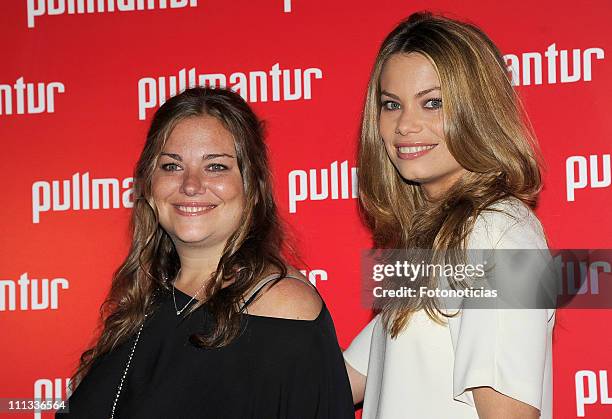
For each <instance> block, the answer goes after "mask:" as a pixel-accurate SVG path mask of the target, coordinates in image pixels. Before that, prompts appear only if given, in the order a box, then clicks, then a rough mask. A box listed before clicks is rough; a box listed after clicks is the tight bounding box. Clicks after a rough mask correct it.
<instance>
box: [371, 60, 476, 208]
mask: <svg viewBox="0 0 612 419" xmlns="http://www.w3.org/2000/svg"><path fill="white" fill-rule="evenodd" d="M380 87H381V96H380V101H381V103H382V108H381V111H380V118H379V130H380V134H381V135H382V139H383V141H384V143H385V148H386V150H387V154H388V155H389V158H390V159H391V162H392V163H393V165H394V166H395V167H396V168H397V170H398V172H399V173H400V174H401V176H402V177H403V178H404V179H406V180H411V181H414V182H417V183H419V184H421V186H422V187H423V189H424V191H425V193H426V194H427V196H429V197H436V196H439V194H440V193H442V192H444V191H445V190H447V189H448V188H449V187H450V186H451V185H452V184H453V183H454V182H455V181H456V180H457V179H458V178H459V177H460V176H461V175H462V174H463V173H464V171H465V169H463V168H462V167H461V166H460V165H459V163H457V161H456V160H455V158H454V157H453V156H452V155H451V154H450V152H449V151H448V148H446V143H445V142H444V123H443V114H442V112H443V108H442V97H441V90H440V80H439V78H438V74H437V72H436V69H435V68H434V66H433V65H432V64H431V62H430V61H429V60H428V59H427V58H426V57H425V56H423V55H421V54H416V53H411V54H394V55H392V56H391V57H390V58H389V59H388V60H387V62H386V63H385V64H384V66H383V69H382V74H381V77H380Z"/></svg>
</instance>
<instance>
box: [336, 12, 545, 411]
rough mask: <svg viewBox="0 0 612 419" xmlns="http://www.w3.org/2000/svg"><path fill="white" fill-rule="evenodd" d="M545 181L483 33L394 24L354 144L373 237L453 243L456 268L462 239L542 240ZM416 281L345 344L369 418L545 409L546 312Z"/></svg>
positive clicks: (448, 246)
mask: <svg viewBox="0 0 612 419" xmlns="http://www.w3.org/2000/svg"><path fill="white" fill-rule="evenodd" d="M541 187H542V185H541V176H540V167H539V160H538V152H537V147H536V142H535V139H534V137H533V134H532V133H531V131H530V129H529V124H528V122H527V120H526V119H525V115H524V113H523V110H522V107H521V104H520V101H519V99H518V96H517V95H516V93H515V92H514V90H513V88H512V85H511V82H510V80H509V78H508V74H507V73H506V68H505V63H504V61H503V59H502V57H501V54H500V53H499V51H498V49H497V47H496V46H495V45H494V44H493V42H492V41H491V40H490V39H489V38H488V37H487V35H486V34H484V33H483V32H482V30H480V29H479V28H477V27H476V26H474V25H472V24H469V23H464V22H459V21H456V20H453V19H449V18H445V17H443V16H435V15H432V14H430V13H427V12H424V13H415V14H413V15H411V16H410V17H409V18H408V19H406V20H405V21H403V22H402V23H400V24H399V25H398V26H397V27H396V28H395V29H393V30H392V31H391V33H389V35H388V36H387V38H386V39H385V40H384V41H383V43H382V45H381V48H380V50H379V53H378V56H377V58H376V62H375V64H374V69H373V71H372V74H371V78H370V83H369V85H368V91H367V96H366V101H365V110H364V113H363V124H362V132H361V139H360V143H359V199H360V203H361V205H362V210H363V214H364V219H365V220H366V221H367V222H368V224H369V226H370V228H371V229H372V233H373V236H374V241H375V243H376V245H377V247H379V248H381V249H389V248H390V249H408V250H414V249H430V250H431V252H432V254H435V255H439V254H445V255H449V254H452V255H458V256H457V258H456V259H454V260H444V262H451V265H455V266H456V265H457V262H459V263H461V262H462V261H465V260H466V259H467V250H468V249H504V248H505V249H546V246H547V245H546V237H545V235H544V232H543V230H542V227H541V225H540V223H539V221H538V219H537V217H536V216H535V214H534V213H533V211H532V209H533V207H534V206H535V203H536V200H537V196H538V193H539V191H540V189H541ZM448 250H452V251H448ZM445 252H446V253H445ZM543 253H545V252H543ZM408 254H410V252H408ZM413 254H414V253H413ZM457 259H459V260H457ZM408 262H410V263H415V262H416V263H419V262H420V261H419V260H416V261H414V260H412V261H408ZM516 275H517V279H519V278H518V275H520V272H519V271H518V269H517V272H516ZM513 279H514V278H513ZM523 279H524V280H527V281H529V280H530V279H532V278H529V277H528V278H523ZM413 287H414V289H418V290H422V289H425V290H428V292H424V293H421V292H419V293H418V294H416V295H412V296H408V297H407V298H391V299H388V300H386V301H385V304H384V305H383V309H382V313H380V314H379V315H377V316H376V317H375V318H374V319H373V320H372V322H371V323H370V324H369V325H368V326H366V327H365V328H364V330H363V331H362V332H361V333H360V334H359V335H358V336H357V337H356V338H355V339H354V341H353V343H352V344H351V346H350V347H349V348H348V349H347V351H346V352H345V359H346V361H347V369H348V371H349V375H350V377H351V386H352V390H353V397H354V401H355V402H359V401H361V400H363V403H364V404H363V406H364V408H363V418H364V419H371V418H381V419H395V418H397V419H403V418H406V417H408V415H410V417H415V418H423V419H427V418H432V419H434V418H435V419H438V418H453V419H460V418H463V419H476V418H480V419H497V418H501V417H503V418H517V419H518V418H520V419H526V418H537V417H542V418H551V417H552V372H551V371H552V348H551V346H552V330H553V325H554V322H555V318H554V310H545V309H541V310H485V309H462V310H459V311H458V312H453V311H450V310H447V309H445V307H444V302H443V301H440V299H439V298H437V295H438V293H437V292H436V291H438V290H439V289H444V288H446V289H448V288H449V287H450V288H460V287H461V285H460V284H457V282H456V281H455V282H453V281H452V280H451V279H448V278H447V277H445V276H444V275H438V276H436V275H421V276H419V277H418V278H415V279H414V282H413ZM429 291H432V292H429ZM366 377H367V380H366Z"/></svg>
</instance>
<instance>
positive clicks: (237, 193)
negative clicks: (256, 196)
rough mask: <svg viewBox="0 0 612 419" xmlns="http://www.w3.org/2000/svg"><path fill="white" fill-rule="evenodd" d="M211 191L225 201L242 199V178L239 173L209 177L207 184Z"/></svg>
mask: <svg viewBox="0 0 612 419" xmlns="http://www.w3.org/2000/svg"><path fill="white" fill-rule="evenodd" d="M208 187H209V188H210V189H211V191H213V192H214V193H215V195H217V196H218V197H219V198H221V199H223V200H224V201H226V202H229V201H234V200H238V199H240V200H242V197H243V195H244V192H243V186H242V178H241V177H240V175H238V176H236V175H233V174H232V176H227V177H223V178H216V179H211V181H210V183H209V186H208Z"/></svg>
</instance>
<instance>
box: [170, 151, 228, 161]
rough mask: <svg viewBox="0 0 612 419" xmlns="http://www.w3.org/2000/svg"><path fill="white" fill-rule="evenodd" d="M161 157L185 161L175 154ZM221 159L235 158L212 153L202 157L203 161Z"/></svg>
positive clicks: (225, 154) (224, 154)
mask: <svg viewBox="0 0 612 419" xmlns="http://www.w3.org/2000/svg"><path fill="white" fill-rule="evenodd" d="M160 156H168V157H170V158H172V159H174V160H178V161H183V159H182V158H181V156H179V155H178V154H174V153H161V154H160ZM219 157H229V158H230V159H234V158H235V157H234V156H232V155H231V154H227V153H211V154H204V155H203V156H202V160H212V159H217V158H219Z"/></svg>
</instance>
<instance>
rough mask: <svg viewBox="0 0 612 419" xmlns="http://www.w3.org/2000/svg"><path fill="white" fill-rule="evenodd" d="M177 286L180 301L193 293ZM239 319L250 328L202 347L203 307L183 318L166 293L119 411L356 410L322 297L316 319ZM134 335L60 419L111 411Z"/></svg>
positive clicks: (300, 413) (308, 414)
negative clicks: (192, 339)
mask: <svg viewBox="0 0 612 419" xmlns="http://www.w3.org/2000/svg"><path fill="white" fill-rule="evenodd" d="M175 293H176V303H177V305H178V307H179V308H182V307H183V306H184V305H185V304H187V302H188V301H189V299H190V297H189V296H188V295H186V294H184V293H182V292H180V291H179V290H178V289H177V290H176V291H175ZM194 303H195V302H192V303H191V304H194ZM187 311H188V310H185V312H187ZM241 321H242V330H243V332H242V333H241V335H240V336H239V337H238V338H237V339H236V340H234V341H233V342H232V343H231V344H230V345H228V346H226V347H224V348H221V349H201V348H197V347H195V346H193V345H192V344H191V343H189V336H190V335H191V334H193V333H196V332H200V331H203V330H204V331H205V330H207V328H208V327H210V325H211V319H210V315H209V314H208V313H207V311H206V306H205V305H204V306H202V307H200V308H199V309H198V310H196V311H195V312H194V313H192V314H191V315H189V316H187V317H184V316H180V317H178V316H177V315H176V310H175V309H174V303H173V301H172V294H171V293H166V294H163V295H162V296H161V297H160V302H159V305H158V307H157V308H156V310H155V312H154V313H153V314H151V315H150V316H148V318H147V320H146V322H145V325H144V328H143V330H142V333H141V335H140V340H139V341H138V344H137V346H136V350H135V352H134V358H133V359H132V364H131V366H130V368H129V371H128V374H127V377H126V379H125V382H124V385H123V390H122V392H121V397H120V398H119V402H118V406H117V410H116V411H115V418H119V419H125V418H129V419H138V418H149V419H150V418H214V419H217V418H219V419H222V418H228V419H229V418H232V419H234V418H240V419H243V418H244V419H247V418H261V419H274V418H287V419H294V418H295V419H300V418H304V419H306V418H308V419H314V418H318V419H343V418H351V419H353V418H354V409H353V403H352V396H351V390H350V385H349V381H348V377H347V373H346V370H345V367H344V361H343V358H342V354H341V351H340V348H339V346H338V343H337V338H336V333H335V330H334V325H333V322H332V318H331V316H330V314H329V312H328V310H327V308H326V307H325V305H323V308H322V309H321V312H320V314H319V315H318V317H317V318H316V319H315V320H312V321H304V320H291V319H279V318H272V317H261V316H253V315H248V314H243V315H242V320H241ZM134 339H135V336H133V337H132V338H130V339H129V340H127V341H126V342H125V343H124V344H122V345H121V346H119V347H117V349H116V350H114V351H112V352H110V353H108V354H106V355H103V356H102V357H100V358H99V359H98V360H97V361H96V362H95V364H94V365H93V366H92V368H91V370H90V372H89V373H88V374H87V376H86V377H85V378H84V379H83V381H82V383H81V384H80V385H79V386H78V387H77V389H76V390H75V392H74V393H73V394H72V396H71V397H70V398H69V400H68V407H69V413H62V412H58V413H57V414H56V418H65V417H69V418H92V419H95V418H104V419H108V418H109V417H110V413H111V409H112V404H113V400H114V398H115V394H116V392H117V387H118V385H119V382H120V380H121V376H122V374H123V372H124V369H125V365H126V362H127V359H128V357H129V354H130V351H131V350H132V346H133V343H134Z"/></svg>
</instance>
